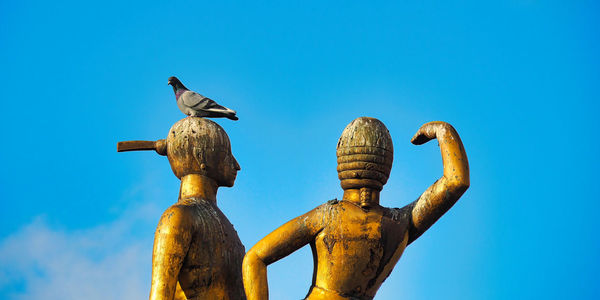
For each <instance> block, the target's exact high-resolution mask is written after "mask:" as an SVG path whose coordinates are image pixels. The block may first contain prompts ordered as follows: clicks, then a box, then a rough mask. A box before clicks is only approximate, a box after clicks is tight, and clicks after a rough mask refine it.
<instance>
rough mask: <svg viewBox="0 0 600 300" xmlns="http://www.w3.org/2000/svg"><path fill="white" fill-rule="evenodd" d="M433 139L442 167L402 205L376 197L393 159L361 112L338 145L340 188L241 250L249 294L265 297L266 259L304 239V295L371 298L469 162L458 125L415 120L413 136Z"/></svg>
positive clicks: (443, 207) (451, 196)
mask: <svg viewBox="0 0 600 300" xmlns="http://www.w3.org/2000/svg"><path fill="white" fill-rule="evenodd" d="M432 139H437V140H438V142H439V145H440V149H441V153H442V160H443V165H444V174H443V176H442V177H441V178H440V179H439V180H437V181H436V182H435V183H434V184H433V185H431V186H430V187H429V188H428V189H427V190H426V191H425V192H424V193H423V194H422V195H421V196H420V197H419V198H418V199H417V200H416V201H414V202H412V203H410V204H409V205H407V206H405V207H403V208H386V207H382V206H381V205H380V204H379V193H380V191H381V190H382V188H383V186H384V185H385V184H386V182H387V180H388V177H389V175H390V171H391V168H392V161H393V152H394V149H393V145H392V139H391V137H390V134H389V132H388V130H387V128H386V127H385V125H384V124H383V123H382V122H381V121H379V120H377V119H374V118H367V117H361V118H358V119H355V120H354V121H352V122H351V123H350V124H349V125H348V126H347V127H346V128H345V129H344V131H343V133H342V135H341V137H340V139H339V141H338V144H337V162H338V167H337V170H338V177H339V179H340V181H341V186H342V189H343V190H344V194H343V197H342V199H341V200H331V201H329V202H327V203H325V204H323V205H321V206H319V207H317V208H315V209H313V210H311V211H309V212H308V213H306V214H304V215H301V216H299V217H297V218H295V219H293V220H291V221H289V222H287V223H286V224H284V225H282V226H281V227H279V228H278V229H276V230H275V231H273V232H272V233H270V234H269V235H267V236H266V237H264V238H263V239H262V240H260V241H259V242H258V243H257V244H256V245H254V247H252V249H250V250H249V251H248V253H246V256H245V257H244V263H243V280H244V288H245V291H246V296H247V299H248V300H255V299H268V285H267V265H269V264H271V263H273V262H275V261H277V260H279V259H281V258H283V257H285V256H287V255H289V254H291V253H292V252H294V251H296V250H297V249H299V248H301V247H303V246H304V245H307V244H310V245H311V248H312V253H313V259H314V271H313V272H314V273H313V281H312V285H311V287H310V290H309V292H308V295H307V296H306V298H305V299H309V300H324V299H327V300H338V299H339V300H350V299H352V300H367V299H373V297H375V294H376V293H377V290H378V289H379V287H380V286H381V284H382V283H383V281H384V280H385V279H386V278H387V277H388V276H389V275H390V273H391V272H392V269H393V268H394V266H395V265H396V263H397V262H398V260H399V259H400V256H401V255H402V253H403V251H404V249H405V248H406V246H408V245H409V244H410V243H412V242H413V241H414V240H415V239H417V238H418V237H419V236H420V235H421V234H422V233H423V232H424V231H426V230H427V229H428V228H429V227H430V226H431V225H432V224H433V223H434V222H435V221H437V220H438V219H439V218H440V217H441V216H442V215H443V214H444V213H445V212H446V211H448V210H449V209H450V208H451V207H452V205H453V204H454V203H455V202H456V201H457V200H458V199H459V198H460V196H462V194H463V193H464V192H465V191H466V190H467V188H468V187H469V166H468V162H467V156H466V153H465V150H464V148H463V145H462V142H461V140H460V137H459V136H458V133H457V132H456V130H455V129H454V128H453V127H452V126H451V125H450V124H448V123H445V122H429V123H426V124H424V125H423V126H421V128H420V129H419V130H418V131H417V133H416V134H415V136H414V137H413V138H412V143H413V144H416V145H420V144H423V143H426V142H427V141H429V140H432Z"/></svg>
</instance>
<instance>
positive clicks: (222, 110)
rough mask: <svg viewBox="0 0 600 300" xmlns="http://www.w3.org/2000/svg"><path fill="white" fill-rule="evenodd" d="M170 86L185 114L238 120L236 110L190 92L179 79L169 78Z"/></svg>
mask: <svg viewBox="0 0 600 300" xmlns="http://www.w3.org/2000/svg"><path fill="white" fill-rule="evenodd" d="M168 84H169V85H172V86H173V91H174V92H175V100H177V106H178V107H179V109H180V110H181V112H183V113H184V114H186V115H188V116H192V117H208V118H228V119H231V120H234V121H235V120H237V119H238V117H237V116H236V115H235V114H236V112H235V110H232V109H229V108H227V107H224V106H221V105H219V104H218V103H217V102H215V101H214V100H212V99H210V98H208V97H204V96H202V95H200V94H198V93H196V92H194V91H190V90H189V89H188V88H186V87H185V86H184V85H183V83H181V81H179V79H177V77H175V76H171V77H169V82H168Z"/></svg>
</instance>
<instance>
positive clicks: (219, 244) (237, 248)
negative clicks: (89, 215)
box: [118, 117, 246, 300]
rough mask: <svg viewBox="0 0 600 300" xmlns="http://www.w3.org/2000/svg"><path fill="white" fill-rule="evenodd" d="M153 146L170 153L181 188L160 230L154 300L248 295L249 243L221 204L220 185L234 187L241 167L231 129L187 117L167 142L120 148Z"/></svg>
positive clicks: (237, 299) (126, 144) (232, 299)
mask: <svg viewBox="0 0 600 300" xmlns="http://www.w3.org/2000/svg"><path fill="white" fill-rule="evenodd" d="M151 149H152V150H156V152H158V153H159V154H161V155H166V156H167V157H168V159H169V163H170V164H171V168H172V170H173V173H175V176H177V177H178V178H179V179H181V188H180V190H179V199H178V201H177V203H175V204H173V205H172V206H171V207H169V208H168V209H167V210H166V211H165V212H164V213H163V215H162V217H161V219H160V221H159V224H158V227H157V228H156V233H155V236H154V251H153V254H152V286H151V291H150V300H173V299H178V300H182V299H190V300H201V299H222V300H240V299H245V298H246V297H245V295H244V288H243V284H242V273H241V271H242V270H241V268H242V259H243V257H244V253H245V251H244V246H243V245H242V243H241V242H240V239H239V237H238V235H237V232H236V231H235V229H234V228H233V225H231V223H230V222H229V220H228V219H227V217H225V215H224V214H223V213H222V212H221V210H219V208H218V207H217V197H216V196H217V190H218V188H219V187H221V186H226V187H231V186H233V184H234V181H235V178H236V174H237V171H239V170H240V166H239V164H238V162H237V161H236V160H235V158H234V157H233V154H232V153H231V146H230V142H229V137H228V136H227V133H225V130H223V128H221V126H219V125H218V124H217V123H215V122H213V121H210V120H207V119H204V118H199V117H188V118H185V119H183V120H180V121H179V122H177V123H175V125H173V127H171V129H170V130H169V134H168V137H167V139H166V140H159V141H156V142H151V141H128V142H121V143H119V144H118V151H132V150H151Z"/></svg>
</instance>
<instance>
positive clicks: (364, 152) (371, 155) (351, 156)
mask: <svg viewBox="0 0 600 300" xmlns="http://www.w3.org/2000/svg"><path fill="white" fill-rule="evenodd" d="M393 160H394V146H393V145H392V137H391V136H390V133H389V131H388V129H387V128H386V127H385V125H383V123H382V122H381V121H379V120H377V119H375V118H369V117H360V118H357V119H355V120H354V121H352V122H351V123H350V124H348V126H346V128H345V129H344V131H343V132H342V136H341V137H340V139H339V141H338V144H337V161H338V167H337V170H338V177H339V179H340V180H341V185H342V188H343V189H349V188H362V187H369V188H373V189H377V190H381V189H382V188H383V185H384V184H385V183H386V182H387V180H388V177H389V175H390V171H391V169H392V161H393Z"/></svg>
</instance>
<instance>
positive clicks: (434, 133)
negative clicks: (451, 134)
mask: <svg viewBox="0 0 600 300" xmlns="http://www.w3.org/2000/svg"><path fill="white" fill-rule="evenodd" d="M448 128H452V126H451V125H450V124H448V123H446V122H442V121H433V122H428V123H425V124H423V126H421V128H419V130H417V133H415V135H414V136H413V137H412V139H411V140H410V142H411V143H413V144H415V145H423V144H425V143H427V142H429V141H431V140H433V139H435V138H437V137H438V135H439V134H440V133H441V132H442V131H444V130H446V129H448Z"/></svg>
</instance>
